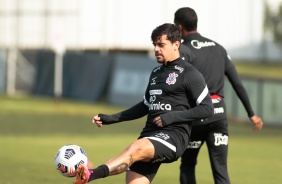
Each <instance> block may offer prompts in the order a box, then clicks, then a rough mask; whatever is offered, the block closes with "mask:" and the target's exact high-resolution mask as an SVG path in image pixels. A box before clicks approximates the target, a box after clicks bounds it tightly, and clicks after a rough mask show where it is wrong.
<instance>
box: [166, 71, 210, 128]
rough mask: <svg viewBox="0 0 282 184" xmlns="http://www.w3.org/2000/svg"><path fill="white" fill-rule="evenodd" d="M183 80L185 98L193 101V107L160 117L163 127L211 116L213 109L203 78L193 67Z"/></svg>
mask: <svg viewBox="0 0 282 184" xmlns="http://www.w3.org/2000/svg"><path fill="white" fill-rule="evenodd" d="M191 68H193V69H192V70H191V69H190V70H189V71H188V75H186V77H185V79H184V83H185V87H186V90H187V96H189V98H190V99H192V100H193V101H194V104H195V105H194V107H191V108H190V109H188V110H183V111H171V112H168V113H165V114H162V115H161V119H162V123H163V126H166V125H169V124H171V123H174V122H179V123H180V122H190V121H194V120H199V119H204V118H208V117H211V116H212V115H213V111H214V107H213V104H212V101H211V99H210V95H209V90H208V88H207V85H206V83H205V80H204V78H203V77H202V75H201V74H200V72H198V71H197V70H196V69H195V68H194V67H191Z"/></svg>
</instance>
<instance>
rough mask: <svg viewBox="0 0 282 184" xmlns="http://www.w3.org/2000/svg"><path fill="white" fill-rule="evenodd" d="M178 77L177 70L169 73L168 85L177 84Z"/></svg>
mask: <svg viewBox="0 0 282 184" xmlns="http://www.w3.org/2000/svg"><path fill="white" fill-rule="evenodd" d="M176 77H178V74H176V73H175V72H173V73H170V74H169V75H168V78H167V79H166V83H167V84H168V85H171V84H175V82H176Z"/></svg>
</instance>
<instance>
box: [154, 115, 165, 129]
mask: <svg viewBox="0 0 282 184" xmlns="http://www.w3.org/2000/svg"><path fill="white" fill-rule="evenodd" d="M153 122H154V123H155V124H156V125H157V126H158V127H163V123H162V119H161V117H160V116H158V117H156V118H155V119H154V120H153Z"/></svg>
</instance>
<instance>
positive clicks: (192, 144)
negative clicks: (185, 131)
mask: <svg viewBox="0 0 282 184" xmlns="http://www.w3.org/2000/svg"><path fill="white" fill-rule="evenodd" d="M201 145H202V141H191V142H189V144H188V147H187V148H194V149H197V148H200V147H201Z"/></svg>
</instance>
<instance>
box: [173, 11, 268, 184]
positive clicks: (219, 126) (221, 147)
mask: <svg viewBox="0 0 282 184" xmlns="http://www.w3.org/2000/svg"><path fill="white" fill-rule="evenodd" d="M174 23H175V25H177V27H178V28H179V29H180V30H181V32H182V38H183V40H184V41H183V43H182V45H181V47H180V52H181V55H183V56H185V57H186V58H187V55H188V57H189V58H188V60H190V63H191V64H192V65H193V66H195V68H197V69H198V70H199V71H200V72H201V73H202V74H203V77H204V78H205V81H206V83H207V85H208V89H209V92H210V95H211V99H212V102H213V105H214V116H212V117H210V118H207V119H205V120H204V121H194V122H193V128H192V133H191V137H190V143H189V145H188V147H187V150H186V151H185V153H184V154H183V155H182V157H181V165H180V183H181V184H195V183H196V176H195V167H196V164H197V156H198V153H199V151H200V148H201V146H202V145H203V144H204V142H206V145H207V148H208V153H209V158H210V162H211V168H212V173H213V178H214V183H215V184H229V183H230V181H229V176H228V171H227V151H228V128H227V117H226V109H225V103H224V93H223V87H224V79H225V76H226V77H227V78H228V80H229V81H230V83H231V84H232V86H233V88H234V90H235V92H236V94H237V96H238V97H239V99H240V100H241V101H242V103H243V105H244V107H245V109H246V111H247V113H248V116H249V118H250V120H251V122H252V123H253V125H254V127H253V130H254V131H257V130H260V129H261V128H262V126H263V122H262V120H261V118H260V117H259V116H257V115H256V114H255V113H254V111H253V109H252V107H251V104H250V101H249V98H248V94H247V92H246V90H245V88H244V86H243V84H242V82H241V80H240V78H239V76H238V73H237V71H236V68H235V67H234V65H233V63H232V62H231V59H230V57H229V56H228V54H227V52H226V50H225V49H224V48H223V47H222V46H221V45H219V44H218V43H217V42H215V41H213V40H210V39H208V38H205V37H203V36H202V35H200V34H199V33H198V32H197V23H198V18H197V14H196V12H195V11H194V10H193V9H191V8H189V7H184V8H180V9H178V10H177V11H176V12H175V14H174ZM187 47H188V48H187ZM191 53H192V54H191ZM191 58H192V59H191Z"/></svg>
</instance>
